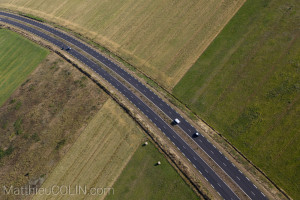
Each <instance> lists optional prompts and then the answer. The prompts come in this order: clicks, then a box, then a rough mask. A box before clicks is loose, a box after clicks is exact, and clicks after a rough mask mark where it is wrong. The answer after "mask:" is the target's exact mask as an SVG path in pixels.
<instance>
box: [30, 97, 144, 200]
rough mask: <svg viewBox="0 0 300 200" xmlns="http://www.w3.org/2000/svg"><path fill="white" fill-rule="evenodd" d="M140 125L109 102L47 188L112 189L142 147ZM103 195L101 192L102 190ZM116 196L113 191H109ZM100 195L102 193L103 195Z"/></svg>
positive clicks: (37, 199) (39, 197)
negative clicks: (130, 160) (135, 153)
mask: <svg viewBox="0 0 300 200" xmlns="http://www.w3.org/2000/svg"><path fill="white" fill-rule="evenodd" d="M143 137H144V135H143V133H142V130H141V129H140V128H139V127H138V126H137V124H136V123H135V122H134V121H133V120H132V119H131V118H130V117H129V115H127V113H125V112H124V111H123V110H122V109H121V108H120V107H119V106H118V105H117V104H116V103H115V102H114V101H113V100H111V99H110V100H108V101H107V102H106V103H105V104H104V106H103V107H102V108H101V110H100V111H99V112H98V113H97V114H96V115H95V117H94V118H93V119H92V120H91V122H90V123H89V124H88V126H87V127H86V128H85V130H84V131H83V133H82V134H81V135H80V137H79V138H78V139H77V140H76V142H75V143H74V145H73V146H72V147H71V148H70V150H69V151H68V153H67V154H66V155H65V157H64V158H63V159H62V160H61V161H60V162H59V164H58V165H57V167H56V168H55V169H54V171H53V172H52V173H51V174H50V176H49V178H47V180H46V182H45V183H44V184H43V186H42V187H43V188H51V186H52V185H59V186H64V185H68V186H69V185H71V187H74V188H75V186H76V185H78V186H82V187H85V186H86V187H87V189H88V190H87V191H89V189H90V188H108V187H112V184H113V183H114V181H115V180H116V178H117V177H118V176H119V174H120V173H121V171H122V169H123V168H124V167H125V166H126V164H127V162H128V160H129V159H130V158H131V156H132V155H133V154H134V152H135V151H136V149H137V147H138V146H139V145H140V144H141V140H142V139H143ZM99 191H100V190H99ZM106 192H110V194H111V195H112V194H113V191H109V190H107V191H106ZM99 194H100V192H99ZM58 198H59V199H70V198H72V199H83V198H84V199H96V198H97V199H102V198H104V193H103V194H102V195H96V196H94V195H90V196H89V195H84V193H81V194H78V195H75V196H72V197H70V195H58V196H57V195H50V196H49V195H36V196H35V197H34V199H35V200H40V199H58Z"/></svg>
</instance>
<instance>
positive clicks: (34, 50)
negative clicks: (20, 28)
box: [0, 29, 48, 106]
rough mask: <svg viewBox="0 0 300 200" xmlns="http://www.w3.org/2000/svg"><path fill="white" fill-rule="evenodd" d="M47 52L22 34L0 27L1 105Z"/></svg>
mask: <svg viewBox="0 0 300 200" xmlns="http://www.w3.org/2000/svg"><path fill="white" fill-rule="evenodd" d="M47 54H48V52H47V50H46V49H42V48H41V47H39V46H38V45H36V44H34V43H32V42H31V41H29V40H27V39H25V38H23V37H22V36H20V35H18V34H16V33H14V32H11V31H8V30H5V29H0V106H1V105H2V104H3V103H4V102H5V101H6V100H7V99H8V98H9V96H10V95H11V94H12V93H13V92H14V91H15V89H16V88H17V87H18V86H20V85H21V83H22V82H23V81H25V79H26V77H27V76H28V74H30V73H31V72H32V71H33V70H34V69H35V68H36V67H37V66H38V64H39V63H40V62H41V61H42V60H43V59H44V58H45V57H46V56H47Z"/></svg>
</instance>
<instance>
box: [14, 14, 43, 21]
mask: <svg viewBox="0 0 300 200" xmlns="http://www.w3.org/2000/svg"><path fill="white" fill-rule="evenodd" d="M20 14H21V15H23V16H24V17H28V18H30V19H34V20H37V21H40V22H44V21H45V20H44V19H43V18H40V17H37V16H35V15H31V14H23V13H20Z"/></svg>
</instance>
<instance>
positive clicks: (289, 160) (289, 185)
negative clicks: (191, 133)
mask: <svg viewBox="0 0 300 200" xmlns="http://www.w3.org/2000/svg"><path fill="white" fill-rule="evenodd" d="M299 7H300V5H299V2H298V1H295V0H288V1H279V0H265V1H260V0H253V1H247V2H246V3H245V4H244V6H243V7H242V8H241V9H240V10H239V12H238V13H237V15H235V16H234V17H233V19H232V20H231V21H230V22H229V24H228V25H227V26H226V27H225V28H224V30H223V31H222V32H221V33H220V34H219V35H218V37H217V38H216V39H215V40H214V41H213V43H212V44H211V45H210V46H209V47H208V48H207V50H206V51H205V52H204V53H203V54H202V56H200V57H199V59H198V61H197V62H196V64H195V65H194V66H193V67H192V68H191V69H190V70H189V71H188V72H187V74H186V75H185V76H184V77H183V78H182V80H181V81H180V82H179V83H178V84H177V85H176V87H175V88H174V90H173V94H174V95H175V96H177V97H178V98H179V99H180V100H181V101H182V102H184V103H185V104H186V105H187V106H188V107H189V108H191V109H192V110H193V111H195V112H196V113H197V114H198V115H199V116H201V117H202V118H203V119H204V120H205V121H207V122H208V123H209V124H210V125H212V126H213V127H214V128H215V129H217V130H218V131H219V132H221V133H222V134H223V135H224V136H225V137H226V138H228V139H229V141H230V142H231V143H232V144H234V145H235V146H236V147H237V148H238V149H239V150H241V152H242V153H244V154H245V155H246V157H248V158H249V159H250V160H252V161H253V163H254V164H256V165H257V166H258V167H260V168H261V169H262V170H263V171H264V172H265V173H266V174H267V175H268V176H269V177H270V178H271V180H273V181H274V182H275V183H276V184H278V185H279V186H280V187H282V188H283V189H284V190H286V191H287V192H288V194H290V195H291V196H292V197H293V198H295V199H298V198H300V192H299V191H300V187H299V186H300V182H299V180H300V174H299V173H298V171H299V166H300V163H299V159H298V158H299V155H300V146H299V139H300V134H299V131H297V130H299V129H300V121H299V119H300V117H299V116H300V113H299V106H300V95H299V94H300V87H299V80H300V73H299V72H300V57H299V51H300V45H299V44H300V40H299V29H297V27H298V22H299V20H298V19H299V12H298V10H299Z"/></svg>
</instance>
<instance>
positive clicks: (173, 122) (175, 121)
mask: <svg viewBox="0 0 300 200" xmlns="http://www.w3.org/2000/svg"><path fill="white" fill-rule="evenodd" d="M179 123H180V120H179V119H178V118H176V119H174V120H173V121H172V125H176V124H179Z"/></svg>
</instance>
